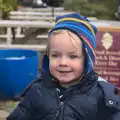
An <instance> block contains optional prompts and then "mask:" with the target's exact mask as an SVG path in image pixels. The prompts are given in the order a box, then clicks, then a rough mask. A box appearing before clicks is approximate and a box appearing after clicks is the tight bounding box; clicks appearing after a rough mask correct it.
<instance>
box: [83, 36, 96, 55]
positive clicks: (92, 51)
mask: <svg viewBox="0 0 120 120" xmlns="http://www.w3.org/2000/svg"><path fill="white" fill-rule="evenodd" d="M81 38H82V39H83V40H84V41H85V42H86V43H87V44H88V46H89V47H90V48H91V50H92V52H93V54H94V56H96V54H95V51H94V48H93V46H92V45H91V44H90V42H89V41H88V40H87V39H86V38H85V37H84V36H81Z"/></svg>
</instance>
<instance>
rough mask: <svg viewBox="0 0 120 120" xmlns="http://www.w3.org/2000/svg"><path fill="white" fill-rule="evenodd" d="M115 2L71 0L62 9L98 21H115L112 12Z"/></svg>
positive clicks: (105, 0)
mask: <svg viewBox="0 0 120 120" xmlns="http://www.w3.org/2000/svg"><path fill="white" fill-rule="evenodd" d="M116 2H117V0H103V1H102V0H101V1H99V0H71V2H68V3H67V4H66V5H65V6H64V7H65V9H66V10H72V11H75V12H79V13H80V14H82V15H85V16H94V17H97V18H99V19H115V18H114V12H115V9H116V7H117V4H116Z"/></svg>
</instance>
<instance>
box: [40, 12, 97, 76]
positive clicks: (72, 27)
mask: <svg viewBox="0 0 120 120" xmlns="http://www.w3.org/2000/svg"><path fill="white" fill-rule="evenodd" d="M60 29H66V30H69V31H71V32H73V33H75V34H76V35H78V37H80V39H81V40H82V43H83V49H84V51H85V54H86V62H85V73H84V75H87V74H88V73H90V72H91V71H92V70H93V64H94V59H95V49H96V32H97V28H96V27H95V26H94V25H92V24H91V23H90V22H89V21H88V20H87V18H86V17H84V16H81V15H80V14H79V13H71V14H67V15H62V16H58V17H57V18H56V24H55V26H54V27H53V28H52V29H51V30H50V32H49V35H51V34H52V33H53V31H55V30H60ZM42 65H43V66H42V67H43V70H45V71H46V70H47V71H49V59H48V57H47V55H45V56H44V57H43V64H42Z"/></svg>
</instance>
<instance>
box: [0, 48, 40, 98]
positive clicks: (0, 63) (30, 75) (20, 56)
mask: <svg viewBox="0 0 120 120" xmlns="http://www.w3.org/2000/svg"><path fill="white" fill-rule="evenodd" d="M37 74H38V53H37V52H36V51H34V50H26V49H2V50H0V95H2V96H4V97H6V98H10V99H14V98H15V99H16V98H19V96H20V94H21V93H22V92H23V91H24V89H25V87H27V85H28V84H29V83H30V82H31V81H32V80H34V79H35V77H36V76H37Z"/></svg>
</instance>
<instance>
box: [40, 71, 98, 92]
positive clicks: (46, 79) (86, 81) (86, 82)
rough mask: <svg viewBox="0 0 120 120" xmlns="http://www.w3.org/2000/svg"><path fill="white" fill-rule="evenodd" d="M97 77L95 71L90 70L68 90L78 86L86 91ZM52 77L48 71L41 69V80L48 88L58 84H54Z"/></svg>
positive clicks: (82, 90)
mask: <svg viewBox="0 0 120 120" xmlns="http://www.w3.org/2000/svg"><path fill="white" fill-rule="evenodd" d="M97 78H98V76H97V74H96V73H95V72H91V73H89V74H88V75H87V76H83V79H82V80H81V81H80V83H79V84H77V85H73V86H71V87H70V88H69V89H68V90H73V89H78V88H79V90H80V91H81V92H87V91H88V90H89V89H90V88H91V87H92V86H93V85H94V84H95V83H96V82H97ZM52 79H53V77H52V75H51V74H50V73H48V72H44V71H42V81H43V83H44V84H45V86H46V87H47V88H48V89H52V88H54V87H58V86H59V84H58V83H57V84H56V82H55V81H53V80H52Z"/></svg>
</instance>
